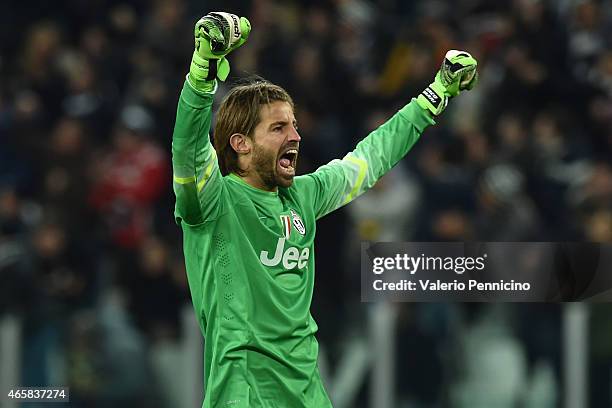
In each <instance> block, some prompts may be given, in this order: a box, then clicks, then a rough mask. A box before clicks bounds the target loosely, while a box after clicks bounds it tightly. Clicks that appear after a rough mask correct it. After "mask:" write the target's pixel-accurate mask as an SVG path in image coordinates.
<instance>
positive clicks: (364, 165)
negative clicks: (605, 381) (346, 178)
mask: <svg viewBox="0 0 612 408" xmlns="http://www.w3.org/2000/svg"><path fill="white" fill-rule="evenodd" d="M345 158H346V160H348V161H350V162H352V163H355V164H356V165H357V166H359V174H358V175H357V181H356V182H355V185H354V186H353V189H352V190H351V192H350V193H349V195H347V196H346V199H345V200H344V204H347V203H349V202H351V201H352V200H353V198H355V196H356V195H357V194H359V190H360V189H361V185H362V184H363V180H364V179H365V176H366V172H367V171H368V162H367V161H365V160H363V159H360V158H357V157H354V156H347V157H345Z"/></svg>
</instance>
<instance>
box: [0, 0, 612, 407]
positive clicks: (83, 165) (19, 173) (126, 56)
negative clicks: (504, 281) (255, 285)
mask: <svg viewBox="0 0 612 408" xmlns="http://www.w3.org/2000/svg"><path fill="white" fill-rule="evenodd" d="M212 10H225V11H230V12H233V13H236V14H239V15H245V16H248V17H249V19H250V21H251V23H252V25H253V32H252V35H251V38H250V40H249V42H248V44H247V45H246V46H245V47H243V48H241V49H240V50H238V51H237V52H235V53H234V54H232V56H231V58H230V62H231V65H232V74H231V75H230V78H229V80H228V82H227V83H225V84H222V85H221V86H220V88H219V92H218V97H219V98H221V97H222V96H223V95H224V93H225V92H226V91H227V90H228V89H229V87H230V86H231V84H232V82H235V81H237V80H240V79H241V78H243V77H248V76H251V75H254V74H257V75H260V76H262V77H264V78H266V79H268V80H270V81H272V82H275V83H277V84H279V85H281V86H283V87H285V88H286V89H287V90H288V91H289V93H290V94H291V95H292V96H293V98H294V100H295V102H296V116H297V119H298V122H299V128H300V133H301V136H302V138H303V141H302V145H301V150H300V162H299V169H298V170H299V173H302V174H303V173H305V172H310V171H313V170H315V169H316V168H317V167H318V166H319V165H321V164H323V163H325V162H327V161H329V160H331V159H333V158H337V157H341V156H343V155H344V154H345V153H346V152H347V151H349V150H350V149H352V147H353V146H354V145H355V143H356V142H357V141H358V140H360V139H361V138H362V137H364V136H365V135H367V133H368V132H369V131H371V130H373V129H375V128H376V127H377V126H378V125H380V124H381V123H382V122H383V121H384V120H385V119H386V118H388V117H389V116H390V115H392V114H393V113H394V112H395V111H396V110H397V109H398V108H400V107H401V106H403V105H404V104H406V103H407V102H409V101H410V99H411V98H412V97H414V96H416V95H418V93H419V92H420V91H421V90H422V89H424V88H425V87H426V86H427V85H428V84H429V83H430V82H431V80H432V78H433V76H434V74H435V72H436V71H437V69H438V67H439V65H440V62H441V61H442V58H443V56H444V54H445V52H446V51H447V50H448V49H465V50H468V51H469V52H471V53H472V54H473V55H474V56H475V57H476V58H477V59H478V61H479V71H480V79H481V80H480V83H479V85H478V86H477V88H476V89H475V90H473V91H472V92H470V93H466V94H465V95H463V94H462V95H461V97H460V98H457V99H455V100H452V101H451V102H450V104H449V107H448V109H447V111H446V112H445V113H444V115H443V116H442V117H440V118H439V119H437V122H438V125H437V126H435V127H432V128H430V129H428V130H427V131H426V133H425V134H424V135H423V137H422V138H421V140H420V141H419V142H418V144H417V145H416V146H415V147H414V148H413V150H412V151H411V152H410V153H409V154H408V156H407V158H406V159H405V160H403V161H402V163H401V164H400V166H398V167H397V168H396V169H394V170H393V171H392V172H390V173H389V174H388V175H387V176H386V177H384V178H383V179H382V180H381V182H380V183H379V184H378V185H377V186H376V187H375V188H374V189H373V190H372V191H371V192H370V193H368V194H367V195H366V196H364V197H362V198H360V199H359V200H358V201H357V202H355V203H354V204H352V205H351V206H349V207H347V208H346V209H343V210H340V211H338V212H337V213H335V214H333V215H330V216H329V217H326V218H325V219H323V220H322V221H321V224H320V226H319V230H320V233H319V237H318V241H317V275H318V277H317V279H318V280H317V290H316V292H315V299H314V308H313V314H314V315H315V319H317V320H318V322H319V323H320V327H321V332H320V337H319V338H320V340H321V343H322V344H323V345H324V346H326V347H328V349H329V350H331V353H328V354H331V355H332V356H333V355H334V354H336V353H334V351H335V350H341V347H342V344H343V343H342V338H343V336H344V335H346V329H345V328H343V326H342V325H339V324H338V322H339V321H348V322H352V323H351V324H354V325H356V326H358V325H359V319H360V316H359V314H360V313H361V311H363V308H365V306H364V305H359V283H358V282H359V279H358V273H359V272H358V271H359V265H358V264H356V263H355V262H356V261H354V260H355V259H358V257H356V256H355V254H357V253H358V251H359V243H360V242H361V241H367V240H371V241H392V240H396V241H402V240H414V241H455V240H486V241H538V240H542V241H600V242H605V241H612V4H611V3H610V2H606V1H604V0H559V1H552V0H551V1H546V0H514V1H505V2H498V1H493V0H454V1H451V0H445V1H443V0H430V1H400V0H327V1H324V0H317V1H305V0H294V1H289V0H286V1H285V0H283V1H280V0H278V1H274V0H251V1H247V0H224V1H220V0H211V1H206V2H188V1H187V0H158V1H144V0H111V1H102V0H91V1H80V0H63V1H59V2H48V1H41V0H32V1H27V2H20V1H17V0H8V1H4V2H2V3H1V4H0V279H1V280H2V284H1V285H0V315H2V314H6V313H12V314H17V315H19V316H21V317H22V318H23V321H24V327H23V330H24V343H23V351H24V352H23V367H22V368H23V370H22V371H23V373H22V377H23V383H22V385H40V384H45V383H49V381H50V379H49V378H48V370H46V369H45V368H44V367H43V368H41V364H43V363H41V362H43V361H46V360H45V359H46V357H45V356H46V353H47V354H48V353H51V352H53V351H57V350H61V352H62V353H63V354H62V355H64V356H65V360H66V362H65V366H66V368H65V371H66V372H67V373H68V374H67V377H68V378H69V379H70V384H71V385H72V387H73V393H74V394H75V398H77V400H78V398H82V399H83V401H84V402H83V403H84V404H85V405H87V406H94V405H89V404H91V403H92V401H94V400H98V401H99V400H100V398H103V397H104V398H106V397H108V398H111V400H110V401H113V402H114V403H117V401H120V402H121V403H125V404H128V405H129V404H134V403H135V402H134V401H139V402H142V398H144V397H142V394H140V393H139V391H138V390H140V388H139V387H141V386H142V384H146V383H147V381H150V379H148V378H147V372H148V370H147V364H149V363H150V362H148V361H147V357H146V350H147V349H148V348H150V347H152V345H155V344H158V343H159V342H168V341H170V342H172V341H178V339H180V337H181V319H180V315H181V310H182V309H183V308H184V307H185V306H186V305H189V302H190V297H189V291H188V287H187V284H186V278H185V273H184V266H183V263H182V262H183V261H182V253H181V250H182V249H181V240H180V230H179V228H177V226H176V225H175V224H174V222H173V215H172V213H173V207H174V197H173V195H172V190H171V184H172V183H171V170H170V140H171V135H172V129H173V126H174V118H175V109H176V102H177V99H178V95H179V92H180V89H181V86H182V84H183V81H184V79H185V74H186V73H187V71H188V67H189V62H190V59H191V53H192V50H193V25H194V23H195V21H196V20H197V19H198V18H199V17H200V16H201V15H203V14H204V13H205V12H207V11H212ZM109 298H112V299H113V300H112V301H109V300H108V299H109ZM113 302H115V303H113ZM101 304H104V305H107V306H108V305H109V304H112V305H114V306H113V307H117V308H118V310H119V311H121V313H120V312H112V313H111V312H109V313H104V312H103V311H101V309H100V308H101V306H100V305H101ZM357 305H358V306H357ZM398 307H399V308H400V309H401V310H400V322H401V324H400V328H399V333H398V343H399V344H402V345H405V347H404V346H402V349H403V351H402V354H401V355H402V358H405V360H406V361H407V362H406V364H402V365H401V367H398V370H400V371H398V372H399V374H398V377H400V378H402V381H404V382H400V383H398V389H399V391H400V394H401V395H403V398H404V400H405V401H412V402H413V403H415V404H422V405H414V406H436V405H435V404H441V403H442V404H443V403H444V401H441V398H442V397H441V395H447V396H448V395H451V394H453V395H454V394H456V395H459V394H461V395H463V394H462V393H464V392H466V391H464V388H465V387H464V388H461V387H460V386H459V385H458V384H456V381H455V380H454V378H455V377H453V376H454V375H455V374H456V372H457V371H458V370H460V369H459V368H458V367H465V362H463V363H461V362H458V361H454V360H453V359H450V358H449V357H448V355H445V354H444V352H442V351H441V350H444V349H445V348H446V349H453V350H455V349H456V348H457V347H458V346H457V344H453V345H452V347H451V343H452V340H453V339H458V337H454V336H459V335H460V334H461V333H458V331H461V330H467V328H471V327H475V326H474V325H476V322H482V321H487V322H489V321H490V322H494V321H499V319H495V318H490V316H498V315H500V314H501V315H504V316H505V315H506V314H508V313H509V312H508V311H499V310H497V309H495V310H488V309H487V308H485V307H481V306H479V307H468V306H460V305H417V306H411V307H408V306H398ZM482 309H485V310H484V311H483V310H482ZM559 310H560V309H559V308H558V307H556V306H554V305H550V306H547V307H544V306H541V307H535V306H534V307H532V308H528V307H527V306H523V307H518V306H517V307H516V308H513V309H512V310H511V314H512V317H510V318H508V319H507V320H508V321H510V322H511V323H512V324H510V323H509V325H508V327H505V326H504V327H505V328H502V329H503V330H507V331H509V332H508V333H507V334H504V335H500V334H499V333H501V332H504V331H503V330H502V329H499V330H501V331H499V330H498V331H495V330H493V332H495V333H497V336H498V338H504V339H506V341H509V340H508V339H510V338H513V339H516V342H515V343H512V345H511V346H508V347H509V348H508V349H512V350H515V352H516V353H519V354H520V353H522V354H521V355H522V356H524V358H525V361H526V362H527V363H525V364H526V365H527V366H530V367H532V368H531V369H526V370H527V371H529V370H532V371H534V373H535V372H537V373H535V374H533V375H536V374H537V375H540V377H541V376H542V374H541V370H540V371H537V369H536V368H538V367H541V365H538V364H537V363H538V362H539V361H540V360H541V359H538V356H540V357H541V356H544V360H543V361H547V362H548V364H549V365H550V366H552V367H553V372H554V373H556V374H555V375H556V376H557V380H558V378H559V377H558V369H559V365H560V362H559V360H560V356H559V353H560V352H559V349H560V339H559V338H560V323H559V314H560V312H559ZM606 312H609V310H608V309H605V310H602V311H601V312H600V313H606ZM120 316H123V317H120ZM597 316H598V315H597V314H595V316H594V318H596V317H597ZM487 319H488V320H487ZM604 321H605V319H604ZM456 322H460V323H461V324H459V326H461V327H462V329H461V330H459V329H457V325H458V324H457V323H456ZM534 323H535V324H540V325H542V326H540V327H541V328H542V329H541V330H540V331H539V333H540V334H539V335H538V333H534V332H533V330H529V327H530V324H534ZM119 326H120V327H121V329H117V327H119ZM609 326H610V324H609V323H608V324H605V323H602V324H598V325H597V326H596V327H597V328H598V330H600V331H603V333H599V334H598V333H594V334H593V338H595V339H596V340H597V339H601V338H609V336H610V334H609V332H612V328H610V327H609ZM478 327H480V326H478ZM117 330H122V331H117ZM489 332H490V331H489ZM117 333H121V335H122V336H125V338H132V339H134V344H138V345H139V346H130V347H131V348H130V347H128V346H125V344H123V345H121V344H119V342H116V341H115V342H113V336H116V335H117ZM504 333H506V332H504ZM552 333H555V334H552ZM462 334H465V332H462ZM465 338H469V336H468V337H465ZM465 338H463V339H464V340H465ZM449 339H450V340H449ZM124 343H125V342H124ZM458 343H461V342H459V341H458ZM464 343H466V344H467V343H469V342H467V341H464ZM600 343H601V345H602V346H601V347H599V348H596V350H597V352H598V356H599V357H598V358H599V359H598V360H597V361H596V362H595V363H593V367H600V368H599V369H601V372H603V373H605V372H606V370H607V374H603V375H607V376H609V375H610V369H609V367H610V361H612V346H611V345H610V344H611V343H609V342H607V343H606V342H599V343H597V344H600ZM469 344H472V343H469ZM469 344H468V345H467V346H465V349H464V350H463V352H464V353H467V352H468V351H469ZM474 344H481V343H478V342H476V343H474ZM516 344H518V346H517V345H516ZM113 347H114V348H113ZM121 347H124V348H123V349H121ZM126 347H127V348H126ZM512 347H515V348H512ZM410 349H412V350H415V349H418V350H422V352H421V353H420V354H419V355H418V356H414V355H411V353H410V352H409V350H410ZM117 350H119V351H121V350H124V351H125V352H126V353H128V352H129V353H131V354H129V355H130V356H131V357H130V358H132V359H133V360H132V361H133V362H141V364H140V365H138V364H137V363H134V364H132V366H131V369H132V371H134V370H138V367H140V368H142V369H141V371H139V372H140V373H141V375H140V376H139V375H137V374H134V375H132V376H131V377H130V381H127V380H126V381H123V382H122V383H121V384H122V385H123V388H121V387H117V388H116V390H117V395H114V396H108V395H106V394H107V393H108V388H104V387H103V386H102V385H101V384H109V383H111V382H113V381H115V382H117V383H120V379H118V378H120V375H119V374H118V373H121V372H122V371H121V364H125V361H121V359H120V358H110V356H116V355H120V354H117V353H118V351H117ZM126 350H127V351H126ZM130 350H131V351H130ZM466 350H468V351H466ZM516 350H518V351H516ZM455 351H456V350H455ZM113 353H115V354H113ZM142 353H144V354H143V355H141V354H142ZM338 353H339V351H338ZM447 353H448V352H447ZM118 360H119V361H118ZM333 360H334V359H333V358H332V363H333V362H334V361H333ZM425 360H426V361H425ZM450 360H453V361H450ZM427 362H429V363H427ZM412 363H413V364H416V365H423V364H425V365H428V368H427V369H424V370H423V372H419V373H418V374H410V373H407V371H411V369H410V368H407V367H410V364H412ZM43 365H44V364H43ZM332 365H333V364H332ZM448 367H451V369H449V368H448ZM533 367H536V368H533ZM606 367H607V368H606ZM402 370H403V371H402ZM117 376H119V377H117ZM597 378H598V379H599V381H601V382H604V381H602V380H601V378H602V377H599V376H598V377H597ZM542 381H544V380H542ZM552 382H554V381H552ZM549 383H551V381H548V383H547V384H549ZM604 383H605V382H604ZM608 384H609V382H608ZM130 387H132V388H130ZM551 387H552V386H549V388H551ZM608 387H609V386H608ZM552 388H554V387H552ZM121 390H124V391H121ZM453 390H455V391H453ZM457 390H459V391H457ZM461 390H463V391H461ZM122 392H123V393H122ZM102 394H105V395H102ZM598 395H599V393H598ZM607 395H609V391H608V394H607ZM112 398H115V399H114V400H113V399H112ZM130 398H132V399H130ZM133 398H136V399H135V400H134V399H133ZM364 398H365V397H364ZM457 398H458V399H459V400H460V399H461V397H460V396H459V397H457ZM593 398H604V397H598V396H595V397H593ZM605 398H609V397H607V396H606V397H605ZM126 401H127V402H126ZM596 401H605V402H607V403H609V401H608V399H605V400H596ZM605 402H604V403H605ZM151 404H152V403H151V402H149V405H148V406H154V405H151ZM466 404H468V405H466V406H476V405H469V403H468V402H466ZM132 406H133V405H132ZM593 406H599V405H593Z"/></svg>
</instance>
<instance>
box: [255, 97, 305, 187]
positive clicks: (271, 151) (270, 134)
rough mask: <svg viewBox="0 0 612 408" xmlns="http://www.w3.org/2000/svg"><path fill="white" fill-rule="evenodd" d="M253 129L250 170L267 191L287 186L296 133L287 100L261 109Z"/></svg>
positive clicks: (290, 180)
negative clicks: (258, 120) (257, 121)
mask: <svg viewBox="0 0 612 408" xmlns="http://www.w3.org/2000/svg"><path fill="white" fill-rule="evenodd" d="M260 115H261V121H260V122H259V124H258V125H257V127H256V128H255V133H254V137H253V151H252V153H253V156H252V160H251V166H250V167H251V170H252V172H253V173H255V174H256V175H257V176H258V178H259V179H260V181H261V183H262V184H263V186H262V187H264V188H266V189H267V190H275V189H276V187H277V186H281V187H289V186H291V184H292V183H293V177H295V167H296V164H297V158H298V153H299V150H300V140H301V138H300V135H299V134H298V132H297V125H296V120H295V116H294V114H293V109H292V108H291V105H290V104H289V103H287V102H280V101H279V102H273V103H271V104H268V105H264V106H263V107H262V108H261V112H260Z"/></svg>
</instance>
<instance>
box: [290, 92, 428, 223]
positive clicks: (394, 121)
mask: <svg viewBox="0 0 612 408" xmlns="http://www.w3.org/2000/svg"><path fill="white" fill-rule="evenodd" d="M433 124H435V122H434V120H433V119H432V117H431V116H430V115H429V114H428V113H427V112H426V111H425V110H423V109H422V108H421V107H419V105H418V104H417V103H416V101H415V100H414V99H413V100H412V102H410V103H409V104H408V105H406V106H404V107H403V108H402V109H401V110H400V111H399V112H397V113H396V114H395V115H394V116H393V117H391V118H390V119H389V120H388V121H387V122H385V123H384V124H383V125H382V126H380V127H379V128H378V129H376V130H375V131H373V132H372V133H370V134H369V135H368V136H367V137H366V138H365V139H363V140H362V141H361V142H359V143H358V144H357V147H356V148H355V150H353V151H352V152H350V153H348V154H347V155H346V156H344V158H343V159H342V160H339V159H336V160H332V161H331V162H329V163H328V164H326V165H324V166H321V167H319V168H318V169H317V170H316V171H315V172H313V173H310V174H307V175H304V176H300V177H297V178H296V183H297V185H298V186H299V188H304V189H305V190H306V192H307V194H308V196H309V197H311V198H312V200H313V207H314V213H315V216H316V218H317V219H319V218H321V217H323V216H324V215H326V214H328V213H330V212H332V211H334V210H336V209H338V208H340V207H342V206H343V205H345V204H348V203H349V202H351V201H352V200H354V199H355V198H357V197H358V196H360V195H361V194H363V193H364V192H365V191H367V190H368V189H369V188H370V187H372V186H373V185H374V184H375V183H376V181H377V180H378V179H379V178H380V177H382V176H383V175H384V174H385V173H386V172H387V171H389V170H390V169H391V168H392V167H393V166H395V165H396V164H397V163H398V162H399V161H400V160H401V159H402V158H403V157H404V156H405V155H406V153H408V151H409V150H410V149H411V148H412V146H413V145H414V144H415V143H416V141H417V140H418V139H419V137H420V136H421V134H422V133H423V131H424V130H425V128H427V126H429V125H433Z"/></svg>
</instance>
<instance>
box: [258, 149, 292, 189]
mask: <svg viewBox="0 0 612 408" xmlns="http://www.w3.org/2000/svg"><path fill="white" fill-rule="evenodd" d="M277 162H278V153H276V152H272V151H270V150H267V149H265V148H264V147H262V146H260V145H258V144H257V143H255V144H254V147H253V162H252V165H253V171H255V172H256V173H257V174H258V175H259V178H260V179H261V181H262V182H263V184H264V186H265V187H266V189H268V190H274V189H275V188H276V187H285V188H286V187H290V186H291V184H293V177H281V176H280V175H279V174H278V172H277V170H276V167H277Z"/></svg>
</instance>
